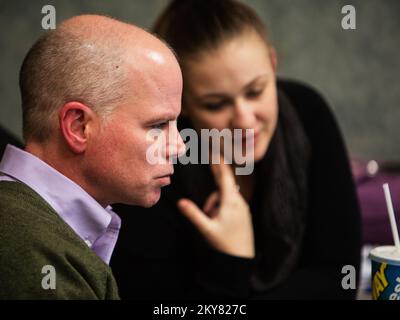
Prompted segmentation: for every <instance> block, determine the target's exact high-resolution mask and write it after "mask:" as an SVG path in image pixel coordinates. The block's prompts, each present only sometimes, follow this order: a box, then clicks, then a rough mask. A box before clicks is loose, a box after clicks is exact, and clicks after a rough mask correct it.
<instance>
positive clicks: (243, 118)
mask: <svg viewBox="0 0 400 320" xmlns="http://www.w3.org/2000/svg"><path fill="white" fill-rule="evenodd" d="M255 119H256V117H255V114H254V108H253V106H252V105H251V103H248V102H246V101H243V100H241V101H238V102H236V103H235V105H234V107H233V116H232V127H233V128H237V129H251V128H254V122H255Z"/></svg>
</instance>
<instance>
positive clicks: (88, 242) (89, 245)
mask: <svg viewBox="0 0 400 320" xmlns="http://www.w3.org/2000/svg"><path fill="white" fill-rule="evenodd" d="M85 243H86V244H87V245H88V247H89V248H90V247H91V246H92V243H91V242H90V240H88V239H86V240H85Z"/></svg>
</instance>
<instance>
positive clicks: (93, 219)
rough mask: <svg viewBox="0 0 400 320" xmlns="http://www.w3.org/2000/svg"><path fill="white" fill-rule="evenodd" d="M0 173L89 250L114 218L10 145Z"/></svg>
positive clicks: (66, 180) (50, 169) (55, 173)
mask: <svg viewBox="0 0 400 320" xmlns="http://www.w3.org/2000/svg"><path fill="white" fill-rule="evenodd" d="M0 172H2V173H4V174H6V175H8V176H10V177H12V178H14V179H16V180H18V181H20V182H22V183H24V184H26V185H27V186H29V187H30V188H31V189H33V190H35V191H36V192H37V193H38V194H39V195H40V196H41V197H42V198H43V199H44V200H45V201H46V202H47V203H48V204H49V205H50V206H51V207H52V208H53V209H54V210H55V211H56V212H57V213H58V214H59V216H60V217H61V218H62V219H63V220H64V221H65V222H66V223H67V224H68V225H69V226H70V227H71V228H72V229H73V230H74V231H75V232H76V233H77V234H78V235H79V237H80V238H82V239H83V240H84V241H85V242H86V243H87V244H88V245H89V246H91V244H93V243H94V242H95V241H96V239H97V238H99V237H100V236H101V235H102V234H103V233H104V232H105V231H106V229H107V227H108V226H109V225H110V223H111V219H112V217H114V216H116V214H115V213H114V212H113V211H112V208H111V206H108V207H107V208H103V207H102V206H101V205H100V204H99V203H98V202H97V201H96V200H95V199H94V198H93V197H91V196H90V195H89V194H88V193H87V192H86V191H85V190H83V189H82V188H81V187H80V186H79V185H78V184H76V183H75V182H73V181H72V180H70V179H69V178H67V177H66V176H64V175H62V174H61V173H60V172H58V171H57V170H55V169H54V168H53V167H51V166H49V165H48V164H47V163H45V162H44V161H42V160H40V159H39V158H37V157H35V156H34V155H32V154H30V153H28V152H26V151H23V150H21V149H19V148H17V147H14V146H12V145H8V146H7V148H6V150H5V152H4V155H3V159H2V161H1V163H0ZM116 218H117V217H116Z"/></svg>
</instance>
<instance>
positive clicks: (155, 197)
mask: <svg viewBox="0 0 400 320" xmlns="http://www.w3.org/2000/svg"><path fill="white" fill-rule="evenodd" d="M160 197H161V189H160V188H158V189H157V190H155V191H153V192H152V193H151V195H149V196H147V197H146V198H145V199H144V201H143V204H142V205H141V206H142V207H145V208H150V207H152V206H154V205H155V204H156V203H157V202H158V201H159V200H160Z"/></svg>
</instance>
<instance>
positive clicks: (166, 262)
mask: <svg viewBox="0 0 400 320" xmlns="http://www.w3.org/2000/svg"><path fill="white" fill-rule="evenodd" d="M113 208H114V211H115V212H117V213H118V214H119V215H120V216H121V218H122V227H121V231H120V235H119V239H118V242H117V245H116V248H115V250H114V253H113V256H112V259H111V267H112V270H113V273H114V276H115V278H116V281H117V284H118V288H119V294H120V297H121V298H122V299H201V298H241V297H247V296H248V289H249V284H248V283H249V278H250V275H251V270H252V265H253V260H252V259H245V258H239V257H234V256H230V255H226V254H223V253H221V252H218V251H215V250H214V249H212V248H211V247H209V246H207V245H206V244H205V241H204V240H202V239H201V238H200V235H199V234H198V232H197V231H196V229H195V228H194V226H192V224H191V223H190V222H189V221H187V220H186V218H185V217H183V216H182V215H181V214H180V213H179V212H178V209H177V207H176V206H174V205H173V203H172V202H171V201H168V195H164V197H162V198H161V200H160V201H159V203H158V204H156V205H155V206H154V207H152V208H149V209H144V208H139V207H133V206H125V205H114V206H113Z"/></svg>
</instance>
